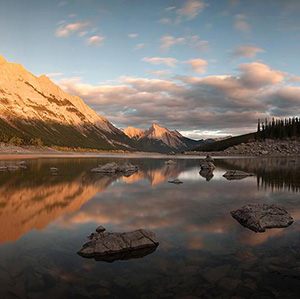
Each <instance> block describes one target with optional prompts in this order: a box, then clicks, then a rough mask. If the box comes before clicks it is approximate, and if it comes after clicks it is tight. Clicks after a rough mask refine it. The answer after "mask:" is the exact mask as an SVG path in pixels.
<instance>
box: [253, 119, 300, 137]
mask: <svg viewBox="0 0 300 299" xmlns="http://www.w3.org/2000/svg"><path fill="white" fill-rule="evenodd" d="M256 136H257V139H265V138H270V139H291V140H296V139H298V138H299V137H300V119H299V118H298V117H293V118H285V119H275V118H274V117H273V118H272V120H271V121H268V119H265V121H264V122H261V120H260V119H259V120H258V124H257V133H256Z"/></svg>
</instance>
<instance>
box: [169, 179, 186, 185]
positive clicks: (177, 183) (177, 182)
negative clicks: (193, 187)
mask: <svg viewBox="0 0 300 299" xmlns="http://www.w3.org/2000/svg"><path fill="white" fill-rule="evenodd" d="M169 183H171V184H176V185H179V184H183V182H182V181H180V180H179V179H175V180H173V181H169Z"/></svg>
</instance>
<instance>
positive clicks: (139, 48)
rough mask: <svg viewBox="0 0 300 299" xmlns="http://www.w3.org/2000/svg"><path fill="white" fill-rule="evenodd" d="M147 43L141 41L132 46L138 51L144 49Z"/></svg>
mask: <svg viewBox="0 0 300 299" xmlns="http://www.w3.org/2000/svg"><path fill="white" fill-rule="evenodd" d="M147 46H148V45H147V44H143V43H141V44H137V45H136V46H135V47H134V49H133V50H134V51H138V50H141V49H144V48H146V47H147Z"/></svg>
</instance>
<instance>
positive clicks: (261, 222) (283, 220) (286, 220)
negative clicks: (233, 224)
mask: <svg viewBox="0 0 300 299" xmlns="http://www.w3.org/2000/svg"><path fill="white" fill-rule="evenodd" d="M230 213H231V215H232V217H233V218H234V219H236V220H237V221H238V222H239V223H240V224H242V225H243V226H245V227H247V228H249V229H251V230H253V231H255V232H265V231H266V229H268V228H283V227H288V226H289V225H291V224H292V223H293V221H294V220H293V218H292V216H291V215H290V214H289V213H288V212H287V211H286V210H285V209H284V208H282V207H279V206H275V205H267V204H248V205H245V206H243V207H242V208H240V209H238V210H236V211H231V212H230Z"/></svg>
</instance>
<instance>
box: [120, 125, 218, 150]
mask: <svg viewBox="0 0 300 299" xmlns="http://www.w3.org/2000/svg"><path fill="white" fill-rule="evenodd" d="M124 133H125V134H126V135H127V136H128V137H129V138H131V139H132V140H135V141H136V142H138V143H139V144H140V146H141V147H142V148H143V149H146V148H148V149H152V150H153V151H159V152H170V151H176V152H178V151H183V150H190V149H193V148H195V147H197V146H200V145H203V144H206V143H209V142H214V140H212V139H209V140H203V139H202V140H193V139H190V138H187V137H184V136H182V135H181V134H180V133H179V132H178V131H176V130H175V131H169V130H168V129H166V128H164V127H161V126H159V125H156V124H153V125H152V126H151V127H150V128H149V129H147V130H144V131H143V130H141V129H137V128H134V127H127V128H126V129H125V130H124Z"/></svg>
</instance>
